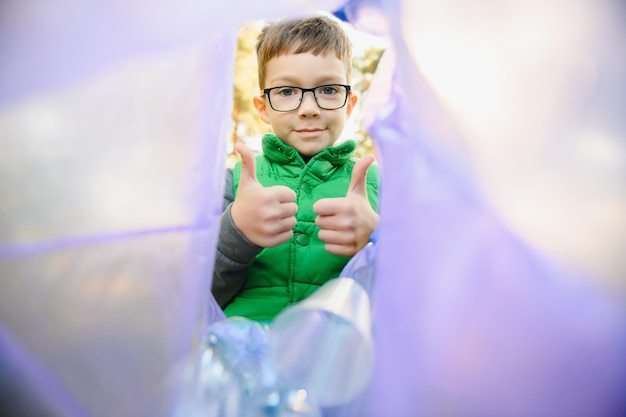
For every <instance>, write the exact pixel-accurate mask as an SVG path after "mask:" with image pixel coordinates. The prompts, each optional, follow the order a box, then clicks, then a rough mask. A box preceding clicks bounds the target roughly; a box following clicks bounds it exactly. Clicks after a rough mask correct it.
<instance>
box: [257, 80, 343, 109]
mask: <svg viewBox="0 0 626 417" xmlns="http://www.w3.org/2000/svg"><path fill="white" fill-rule="evenodd" d="M308 91H310V92H311V93H313V97H314V98H315V102H316V103H317V105H318V106H319V107H320V109H324V110H337V109H340V108H342V107H343V106H345V105H346V103H347V102H348V94H350V86H349V85H344V84H324V85H318V86H317V87H313V88H300V87H291V86H281V87H272V88H266V89H264V90H263V93H264V94H265V95H266V96H267V98H268V99H269V101H270V106H271V107H272V109H274V111H280V112H288V111H294V110H297V109H298V108H299V107H300V105H301V104H302V99H303V98H304V93H306V92H308Z"/></svg>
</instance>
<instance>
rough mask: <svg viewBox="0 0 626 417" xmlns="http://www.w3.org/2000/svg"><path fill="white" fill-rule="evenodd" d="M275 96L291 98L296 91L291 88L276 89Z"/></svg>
mask: <svg viewBox="0 0 626 417" xmlns="http://www.w3.org/2000/svg"><path fill="white" fill-rule="evenodd" d="M275 94H277V95H279V96H282V97H291V96H293V95H295V94H296V91H295V89H293V88H291V87H285V88H279V89H277V90H276V93H275Z"/></svg>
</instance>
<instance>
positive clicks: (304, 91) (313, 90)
mask: <svg viewBox="0 0 626 417" xmlns="http://www.w3.org/2000/svg"><path fill="white" fill-rule="evenodd" d="M334 86H339V87H343V88H345V89H346V96H345V98H344V100H343V104H342V105H341V106H339V107H333V108H332V109H328V108H326V107H322V106H321V105H320V103H319V101H317V96H316V95H315V90H317V89H318V88H324V87H334ZM277 88H293V89H296V90H300V91H302V95H301V96H300V103H298V106H297V107H296V108H294V109H291V110H276V109H275V108H274V105H273V104H272V99H271V98H270V92H271V91H272V90H275V89H277ZM309 91H310V92H311V94H313V98H314V99H315V103H316V104H317V106H318V107H319V108H320V109H322V110H339V109H342V108H344V107H345V106H346V103H348V97H349V96H350V91H352V87H351V86H349V85H347V84H322V85H318V86H316V87H313V88H302V87H295V86H292V85H279V86H277V87H271V88H265V89H263V94H264V95H265V96H266V97H267V100H268V101H269V102H270V107H271V108H272V110H274V111H276V112H280V113H288V112H291V111H296V110H298V109H299V108H300V106H301V105H302V101H303V100H304V94H305V93H307V92H309Z"/></svg>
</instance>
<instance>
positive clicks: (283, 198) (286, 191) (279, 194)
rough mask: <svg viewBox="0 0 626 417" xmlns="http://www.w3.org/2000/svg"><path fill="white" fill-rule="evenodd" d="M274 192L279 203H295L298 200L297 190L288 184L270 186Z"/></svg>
mask: <svg viewBox="0 0 626 417" xmlns="http://www.w3.org/2000/svg"><path fill="white" fill-rule="evenodd" d="M267 189H271V190H272V192H273V193H274V194H273V195H274V197H275V198H276V200H277V201H278V202H279V203H293V202H294V201H296V197H297V196H296V192H295V191H294V190H292V189H291V188H289V187H287V186H286V185H274V186H272V187H268V188H267Z"/></svg>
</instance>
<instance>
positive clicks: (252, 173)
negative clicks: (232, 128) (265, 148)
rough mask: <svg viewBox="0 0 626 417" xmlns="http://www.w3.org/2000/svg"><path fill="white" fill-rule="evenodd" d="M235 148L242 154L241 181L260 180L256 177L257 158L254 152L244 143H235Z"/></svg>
mask: <svg viewBox="0 0 626 417" xmlns="http://www.w3.org/2000/svg"><path fill="white" fill-rule="evenodd" d="M235 150H236V151H237V152H238V153H239V155H240V156H241V178H240V180H239V181H240V182H250V181H254V182H257V183H258V182H259V181H258V180H257V178H256V160H255V159H254V153H253V152H252V150H251V149H250V148H248V147H247V146H246V145H244V144H243V143H238V144H236V145H235Z"/></svg>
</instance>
